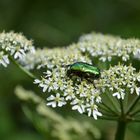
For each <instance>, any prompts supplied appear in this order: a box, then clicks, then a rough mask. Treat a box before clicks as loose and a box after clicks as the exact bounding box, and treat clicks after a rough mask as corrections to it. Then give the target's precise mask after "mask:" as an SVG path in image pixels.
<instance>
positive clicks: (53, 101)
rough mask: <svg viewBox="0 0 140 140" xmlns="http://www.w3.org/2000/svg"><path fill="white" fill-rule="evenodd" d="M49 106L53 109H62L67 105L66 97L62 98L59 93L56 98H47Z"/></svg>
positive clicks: (52, 96)
mask: <svg viewBox="0 0 140 140" xmlns="http://www.w3.org/2000/svg"><path fill="white" fill-rule="evenodd" d="M47 101H48V103H47V105H48V106H52V107H57V106H58V107H62V106H63V105H65V104H66V102H65V100H64V97H60V94H59V93H57V94H56V96H54V95H51V96H50V97H48V98H47Z"/></svg>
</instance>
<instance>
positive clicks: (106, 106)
mask: <svg viewBox="0 0 140 140" xmlns="http://www.w3.org/2000/svg"><path fill="white" fill-rule="evenodd" d="M101 105H103V106H104V107H105V108H106V109H108V111H110V112H112V113H113V114H114V115H116V116H118V114H117V113H116V112H115V111H114V110H112V109H111V108H110V107H109V106H108V105H106V104H105V103H103V102H102V104H101Z"/></svg>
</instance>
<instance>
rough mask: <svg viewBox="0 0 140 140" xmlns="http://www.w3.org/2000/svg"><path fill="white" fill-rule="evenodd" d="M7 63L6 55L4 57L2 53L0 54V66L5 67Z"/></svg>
mask: <svg viewBox="0 0 140 140" xmlns="http://www.w3.org/2000/svg"><path fill="white" fill-rule="evenodd" d="M9 63H10V62H9V59H8V55H4V52H0V64H2V65H3V66H4V67H7V65H8V64H9Z"/></svg>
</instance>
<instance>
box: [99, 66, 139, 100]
mask: <svg viewBox="0 0 140 140" xmlns="http://www.w3.org/2000/svg"><path fill="white" fill-rule="evenodd" d="M99 83H100V87H101V88H102V90H103V92H106V91H108V90H109V93H112V95H113V96H116V97H117V98H118V99H124V97H125V95H126V94H129V93H130V94H133V93H136V95H138V96H139V95H140V72H139V73H136V69H135V68H134V67H132V66H131V65H130V66H125V65H120V64H119V65H117V66H114V67H110V69H109V70H105V71H103V72H102V74H101V79H100V81H99Z"/></svg>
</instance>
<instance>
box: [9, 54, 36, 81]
mask: <svg viewBox="0 0 140 140" xmlns="http://www.w3.org/2000/svg"><path fill="white" fill-rule="evenodd" d="M9 58H10V60H11V61H12V62H13V63H14V64H15V65H16V66H17V67H18V68H19V69H20V70H21V71H22V72H24V73H25V74H26V75H28V76H29V77H30V78H31V79H32V80H34V79H35V78H36V77H35V76H34V75H33V74H32V73H31V72H29V71H28V70H26V69H25V68H23V67H22V66H21V65H19V64H18V63H17V62H16V61H15V60H14V59H13V57H11V56H9Z"/></svg>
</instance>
